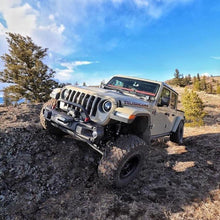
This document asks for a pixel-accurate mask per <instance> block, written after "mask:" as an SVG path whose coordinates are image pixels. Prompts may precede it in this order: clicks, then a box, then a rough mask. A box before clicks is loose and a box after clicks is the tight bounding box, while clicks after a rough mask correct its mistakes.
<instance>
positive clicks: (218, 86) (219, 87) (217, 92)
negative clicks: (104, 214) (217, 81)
mask: <svg viewBox="0 0 220 220" xmlns="http://www.w3.org/2000/svg"><path fill="white" fill-rule="evenodd" d="M216 94H218V95H219V94H220V85H217V89H216Z"/></svg>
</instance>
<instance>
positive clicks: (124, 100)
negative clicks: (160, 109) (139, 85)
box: [65, 85, 152, 107]
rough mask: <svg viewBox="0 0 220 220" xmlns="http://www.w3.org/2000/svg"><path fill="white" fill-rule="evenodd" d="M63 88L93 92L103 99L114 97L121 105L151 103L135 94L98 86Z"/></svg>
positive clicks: (146, 105)
mask: <svg viewBox="0 0 220 220" xmlns="http://www.w3.org/2000/svg"><path fill="white" fill-rule="evenodd" d="M65 88H68V89H74V90H78V91H81V92H84V93H89V94H93V95H96V96H99V97H101V98H105V99H108V98H109V99H114V100H115V102H116V103H119V102H121V105H123V106H124V105H128V106H136V107H138V106H139V107H148V106H149V105H152V104H151V102H149V101H145V100H142V99H140V98H138V97H137V96H136V95H133V94H129V93H127V92H124V93H123V94H122V93H120V92H118V91H116V90H110V89H103V88H98V87H87V86H72V85H71V86H66V87H65Z"/></svg>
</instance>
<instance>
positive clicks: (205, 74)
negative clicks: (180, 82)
mask: <svg viewBox="0 0 220 220" xmlns="http://www.w3.org/2000/svg"><path fill="white" fill-rule="evenodd" d="M201 76H207V77H209V76H211V74H210V73H202V74H201Z"/></svg>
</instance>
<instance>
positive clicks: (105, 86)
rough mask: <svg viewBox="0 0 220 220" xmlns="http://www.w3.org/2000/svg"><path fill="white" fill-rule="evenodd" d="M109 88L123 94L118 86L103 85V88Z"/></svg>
mask: <svg viewBox="0 0 220 220" xmlns="http://www.w3.org/2000/svg"><path fill="white" fill-rule="evenodd" d="M105 88H106V89H111V90H116V91H117V92H119V93H121V94H124V93H123V91H122V89H119V88H114V87H111V86H107V85H104V89H105Z"/></svg>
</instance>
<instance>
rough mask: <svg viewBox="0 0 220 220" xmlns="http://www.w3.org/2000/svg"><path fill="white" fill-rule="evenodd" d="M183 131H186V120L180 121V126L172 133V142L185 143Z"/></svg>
mask: <svg viewBox="0 0 220 220" xmlns="http://www.w3.org/2000/svg"><path fill="white" fill-rule="evenodd" d="M183 132H184V122H183V121H181V122H180V123H179V126H178V128H177V130H176V132H173V133H172V134H171V135H170V140H171V141H172V142H175V143H177V144H182V143H183Z"/></svg>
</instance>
